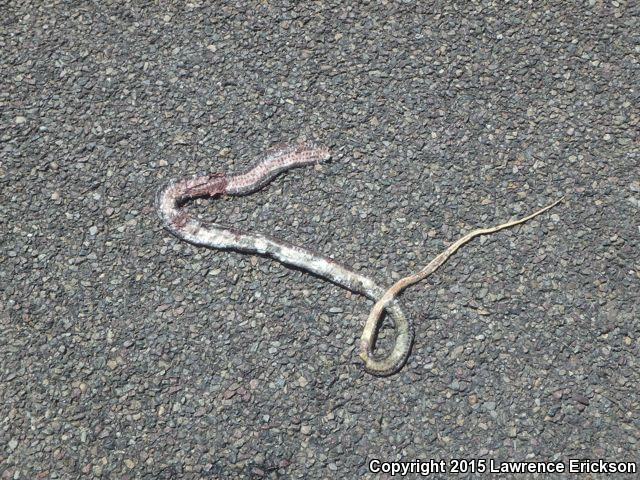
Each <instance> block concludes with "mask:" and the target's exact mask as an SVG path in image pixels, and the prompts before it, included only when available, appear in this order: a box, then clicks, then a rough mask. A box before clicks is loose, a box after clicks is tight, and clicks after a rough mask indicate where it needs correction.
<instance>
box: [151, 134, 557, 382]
mask: <svg viewBox="0 0 640 480" xmlns="http://www.w3.org/2000/svg"><path fill="white" fill-rule="evenodd" d="M329 158H330V154H329V151H328V150H327V149H324V148H321V147H318V146H316V145H314V144H311V143H302V144H298V145H295V146H283V147H280V148H276V149H274V150H272V151H270V152H269V153H267V154H266V155H265V156H264V158H263V159H262V161H260V162H259V163H258V164H257V165H256V166H255V167H253V168H252V169H251V170H249V171H247V172H246V173H243V174H240V175H234V176H226V175H224V174H213V175H203V176H196V177H192V178H189V179H183V180H174V181H172V182H170V183H169V184H168V185H167V186H165V187H164V188H163V189H161V190H160V191H159V192H158V195H157V198H156V207H157V211H158V214H159V216H160V218H161V220H162V222H163V225H164V227H165V228H166V229H167V230H168V231H169V232H171V233H172V234H174V235H175V236H177V237H178V238H180V239H182V240H184V241H186V242H189V243H191V244H194V245H198V246H204V247H209V248H215V249H223V250H225V249H232V250H239V251H242V252H246V253H256V254H259V255H264V256H269V257H272V258H274V259H275V260H278V261H279V262H281V263H283V264H286V265H291V266H294V267H298V268H300V269H303V270H306V271H308V272H311V273H313V274H315V275H318V276H320V277H322V278H325V279H328V280H330V281H331V282H333V283H335V284H337V285H340V286H341V287H344V288H346V289H348V290H350V291H352V292H356V293H358V294H361V295H364V296H366V297H368V298H369V299H371V300H372V301H374V302H375V304H374V306H373V308H372V309H371V312H370V313H369V317H368V319H367V321H366V323H365V327H364V330H363V333H362V336H361V339H360V357H361V358H362V360H363V361H364V365H365V369H366V370H367V371H368V372H369V373H371V374H373V375H378V376H387V375H391V374H393V373H395V372H397V371H398V370H400V369H401V368H402V366H403V365H404V364H405V362H406V360H407V358H408V356H409V353H410V351H411V346H412V343H413V338H414V327H413V323H412V322H411V320H410V319H408V318H407V316H406V315H405V314H404V313H403V311H402V309H401V308H400V305H399V304H398V301H397V298H396V297H397V295H398V294H399V293H400V292H401V291H402V290H404V289H405V288H406V287H408V286H410V285H412V284H414V283H416V282H419V281H420V280H423V279H424V278H426V277H427V276H428V275H430V274H431V273H433V272H434V271H435V270H436V269H437V268H438V267H440V266H441V265H442V264H443V263H444V262H446V260H447V259H448V258H449V257H450V256H451V255H453V254H454V253H455V252H456V250H458V249H459V248H460V247H461V246H462V245H464V244H465V243H467V242H468V241H469V240H471V239H472V238H474V237H477V236H478V235H483V234H488V233H493V232H497V231H498V230H502V229H503V228H508V227H511V226H514V225H517V224H519V223H523V222H526V221H527V220H530V219H531V218H533V217H535V216H537V215H540V214H541V213H543V212H545V211H546V210H548V209H550V208H552V207H553V206H555V205H557V204H558V203H559V202H560V201H561V200H562V199H560V200H558V201H556V202H555V203H553V204H551V205H548V206H547V207H545V208H543V209H541V210H538V211H537V212H535V213H533V214H531V215H529V216H527V217H524V218H521V219H519V220H514V221H511V222H507V223H503V224H501V225H498V226H496V227H491V228H483V229H478V230H474V231H472V232H470V233H468V234H466V235H465V236H464V237H462V238H461V239H459V240H458V241H457V242H455V243H453V244H452V245H451V246H449V247H448V248H447V249H446V250H445V251H443V252H442V253H440V254H439V255H438V256H436V257H435V258H434V259H433V260H432V261H431V262H430V263H429V264H428V265H427V266H426V267H425V268H424V269H422V270H421V271H420V272H418V273H416V274H414V275H410V276H408V277H405V278H402V279H400V280H399V281H398V282H396V283H395V284H394V285H393V286H392V287H391V288H389V289H387V290H386V289H385V288H383V287H381V286H379V285H378V284H377V283H375V282H374V281H373V280H371V279H370V278H368V277H366V276H364V275H362V274H360V273H356V272H354V271H352V270H349V269H348V268H346V267H344V266H342V265H340V264H338V263H337V262H336V261H335V260H333V259H331V258H329V257H326V256H323V255H320V254H318V253H315V252H312V251H310V250H308V249H306V248H303V247H300V246H296V245H291V244H289V243H287V242H284V241H282V240H280V239H276V238H273V237H270V236H267V235H264V234H260V233H249V232H245V231H242V230H239V229H235V228H231V227H228V226H224V225H220V224H217V223H209V224H205V223H203V222H201V221H199V220H198V219H196V218H193V217H192V216H189V215H188V214H187V213H186V212H185V211H184V210H183V209H182V208H181V207H182V206H183V205H184V203H185V202H186V201H188V200H189V199H193V198H196V197H216V196H218V195H247V194H250V193H253V192H255V191H257V190H259V189H260V188H262V187H263V186H265V185H266V184H268V183H270V182H271V181H272V180H273V179H274V178H275V177H276V176H277V175H279V174H280V173H282V172H284V171H287V170H290V169H292V168H295V167H301V166H305V165H312V164H316V163H319V162H323V161H326V160H328V159H329ZM384 311H386V312H387V314H388V315H389V316H390V318H391V320H392V321H393V323H394V328H395V330H396V337H395V343H394V347H393V349H392V350H391V352H390V353H389V354H388V355H387V356H385V357H383V358H381V357H380V356H378V355H375V354H374V347H375V342H376V336H377V332H378V329H379V326H380V322H381V318H382V313H383V312H384Z"/></svg>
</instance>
